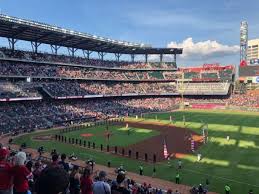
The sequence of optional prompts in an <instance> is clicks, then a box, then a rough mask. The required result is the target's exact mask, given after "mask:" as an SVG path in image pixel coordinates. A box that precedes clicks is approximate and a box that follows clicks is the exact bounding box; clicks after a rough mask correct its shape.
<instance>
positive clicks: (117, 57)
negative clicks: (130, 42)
mask: <svg viewBox="0 0 259 194" xmlns="http://www.w3.org/2000/svg"><path fill="white" fill-rule="evenodd" d="M114 55H115V58H116V61H118V62H119V61H120V57H121V54H120V53H114Z"/></svg>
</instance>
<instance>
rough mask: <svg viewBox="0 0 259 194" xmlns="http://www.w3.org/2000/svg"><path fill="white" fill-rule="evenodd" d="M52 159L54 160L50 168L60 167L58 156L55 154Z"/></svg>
mask: <svg viewBox="0 0 259 194" xmlns="http://www.w3.org/2000/svg"><path fill="white" fill-rule="evenodd" d="M51 158H52V163H51V164H50V166H53V167H56V166H59V165H58V154H53V155H52V157H51Z"/></svg>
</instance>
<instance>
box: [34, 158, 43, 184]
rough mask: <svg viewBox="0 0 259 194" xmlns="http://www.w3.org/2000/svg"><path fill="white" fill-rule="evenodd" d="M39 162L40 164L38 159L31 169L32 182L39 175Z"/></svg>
mask: <svg viewBox="0 0 259 194" xmlns="http://www.w3.org/2000/svg"><path fill="white" fill-rule="evenodd" d="M41 170H42V169H41V164H40V162H39V161H38V162H36V163H35V164H34V170H33V172H32V174H33V181H34V183H35V182H36V181H37V180H38V178H39V176H40V173H41Z"/></svg>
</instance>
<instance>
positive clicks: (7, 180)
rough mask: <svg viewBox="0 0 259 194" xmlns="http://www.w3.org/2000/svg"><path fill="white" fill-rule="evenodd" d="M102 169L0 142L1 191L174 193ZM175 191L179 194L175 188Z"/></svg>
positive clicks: (38, 193) (9, 193)
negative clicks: (109, 173)
mask: <svg viewBox="0 0 259 194" xmlns="http://www.w3.org/2000/svg"><path fill="white" fill-rule="evenodd" d="M107 175H108V174H107V173H106V172H105V171H102V170H99V171H97V170H96V169H95V168H94V166H90V165H88V164H86V166H85V167H84V168H82V167H81V166H80V167H79V166H78V165H75V164H72V163H71V162H67V157H66V155H65V154H61V156H59V155H58V153H56V152H55V153H53V154H52V160H51V161H46V158H45V160H44V158H42V157H40V156H39V157H36V158H35V157H34V158H32V154H31V153H25V152H23V151H22V149H20V150H19V151H16V150H11V149H10V148H6V147H4V146H3V145H0V177H1V179H0V193H1V194H12V193H13V194H28V193H32V194H59V193H63V194H80V193H81V194H111V193H113V194H164V193H170V194H174V192H173V191H172V189H168V190H167V191H166V190H162V189H161V188H154V187H152V186H151V184H147V183H145V182H144V183H143V184H140V183H137V182H136V181H134V180H133V179H131V178H129V177H127V174H126V172H125V171H119V172H117V176H116V178H115V179H111V178H110V177H108V176H107ZM175 194H180V192H179V191H177V190H176V193H175Z"/></svg>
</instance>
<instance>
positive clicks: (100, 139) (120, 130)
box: [63, 125, 159, 147]
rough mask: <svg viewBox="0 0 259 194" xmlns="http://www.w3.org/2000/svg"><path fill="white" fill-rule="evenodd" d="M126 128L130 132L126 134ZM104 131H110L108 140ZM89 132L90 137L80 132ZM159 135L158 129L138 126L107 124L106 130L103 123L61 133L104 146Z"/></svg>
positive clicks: (139, 140)
mask: <svg viewBox="0 0 259 194" xmlns="http://www.w3.org/2000/svg"><path fill="white" fill-rule="evenodd" d="M128 130H130V134H129V135H128ZM106 132H110V133H111V134H112V135H111V136H110V138H109V140H108V138H107V136H106V135H105V133H106ZM85 133H90V134H92V135H93V136H92V137H87V138H86V137H82V136H81V134H85ZM156 135H159V132H158V131H155V130H150V129H140V128H132V127H128V129H127V128H126V127H121V126H115V125H114V126H109V127H108V131H107V130H106V126H105V125H101V126H95V127H90V128H85V129H81V130H78V131H71V132H67V133H63V136H65V137H67V138H68V137H72V138H77V139H81V140H83V141H84V140H86V141H90V142H95V144H96V147H98V146H100V145H101V144H103V145H104V146H106V145H108V144H109V145H110V146H128V145H132V144H135V143H137V142H141V141H143V140H145V139H149V138H150V137H153V136H156Z"/></svg>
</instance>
